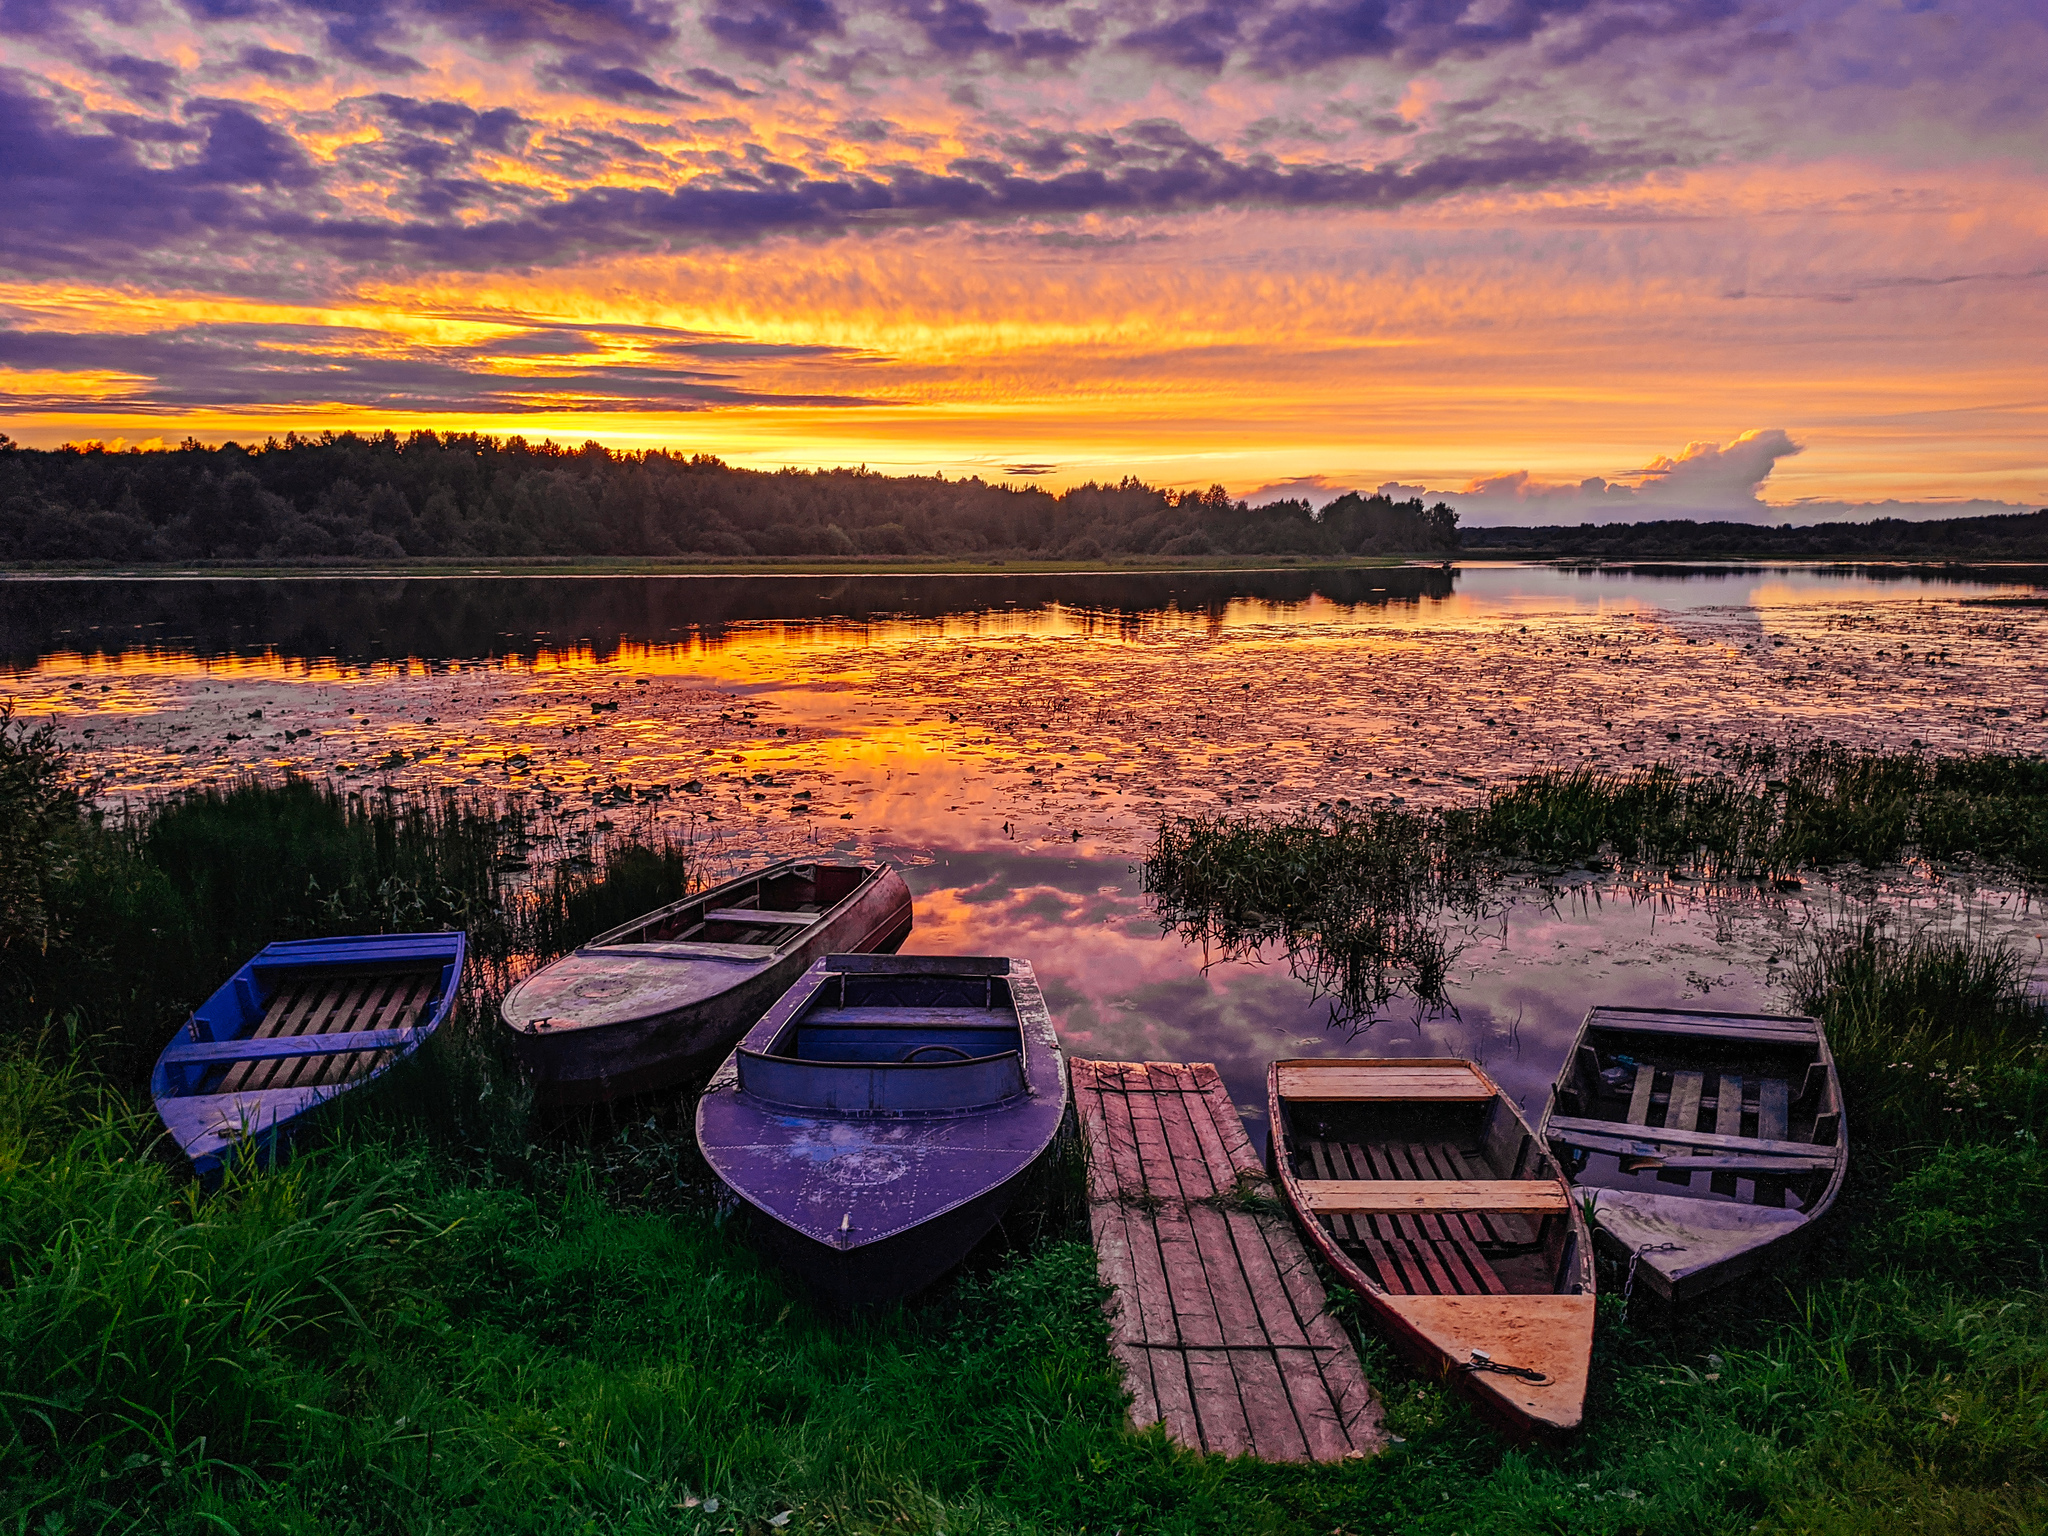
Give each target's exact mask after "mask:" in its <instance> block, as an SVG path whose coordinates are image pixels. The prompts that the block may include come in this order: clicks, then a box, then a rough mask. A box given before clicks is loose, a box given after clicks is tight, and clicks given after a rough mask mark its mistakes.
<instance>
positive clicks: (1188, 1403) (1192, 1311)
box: [1071, 1060, 1386, 1461]
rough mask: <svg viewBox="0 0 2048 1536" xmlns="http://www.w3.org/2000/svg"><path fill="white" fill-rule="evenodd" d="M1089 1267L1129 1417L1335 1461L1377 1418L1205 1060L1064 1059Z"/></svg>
mask: <svg viewBox="0 0 2048 1536" xmlns="http://www.w3.org/2000/svg"><path fill="white" fill-rule="evenodd" d="M1071 1067H1072V1075H1073V1086H1074V1104H1075V1108H1076V1110H1077V1111H1078V1113H1079V1115H1080V1118H1081V1133H1082V1136H1083V1138H1084V1140H1085V1142H1086V1145H1087V1150H1088V1216H1089V1224H1090V1226H1091V1227H1092V1228H1093V1230H1094V1235H1095V1252H1096V1263H1097V1265H1098V1266H1099V1268H1100V1271H1101V1274H1102V1278H1103V1280H1104V1281H1105V1282H1106V1283H1108V1284H1109V1285H1111V1286H1113V1287H1115V1290H1116V1297H1115V1299H1114V1301H1113V1302H1112V1303H1111V1306H1112V1309H1113V1310H1112V1316H1111V1322H1110V1344H1111V1348H1112V1349H1113V1350H1114V1352H1115V1354H1116V1356H1117V1359H1118V1360H1119V1361H1120V1362H1121V1363H1122V1365H1123V1368H1124V1379H1125V1381H1126V1383H1127V1384H1128V1385H1129V1387H1130V1390H1131V1421H1132V1423H1133V1424H1135V1425H1137V1426H1138V1427H1139V1428H1141V1429H1142V1428H1144V1427H1145V1426H1147V1425H1150V1424H1157V1423H1164V1424H1165V1426H1166V1431H1167V1433H1168V1434H1169V1435H1171V1436H1172V1437H1173V1438H1174V1439H1175V1440H1177V1441H1179V1442H1180V1443H1181V1444H1182V1445H1185V1446H1188V1447H1190V1448H1191V1449H1194V1450H1201V1451H1209V1452H1213V1453H1215V1454H1218V1455H1224V1456H1241V1455H1244V1454H1246V1453H1250V1454H1251V1455H1254V1456H1257V1457H1259V1458H1260V1459H1261V1460H1264V1461H1335V1460H1339V1459H1341V1458H1344V1457H1347V1456H1364V1455H1370V1454H1372V1453H1374V1452H1377V1451H1379V1450H1381V1449H1382V1448H1383V1447H1384V1446H1385V1444H1386V1431H1385V1429H1384V1427H1383V1424H1382V1419H1383V1418H1384V1411H1383V1409H1382V1407H1381V1404H1380V1401H1379V1398H1378V1396H1377V1395H1376V1394H1374V1392H1373V1390H1372V1388H1371V1386H1370V1385H1368V1384H1367V1382H1366V1379H1365V1372H1364V1370H1363V1369H1362V1368H1361V1367H1360V1365H1359V1363H1358V1355H1357V1352H1356V1351H1355V1350H1353V1348H1352V1347H1351V1341H1350V1340H1349V1339H1348V1338H1346V1337H1345V1334H1344V1330H1343V1329H1342V1328H1341V1327H1340V1326H1338V1324H1337V1322H1336V1320H1335V1319H1334V1318H1332V1317H1330V1316H1329V1315H1328V1314H1327V1313H1326V1312H1325V1311H1324V1310H1323V1306H1324V1296H1323V1287H1322V1282H1321V1281H1320V1280H1318V1279H1317V1278H1316V1274H1315V1270H1314V1269H1313V1268H1312V1267H1311V1265H1310V1262H1309V1256H1308V1251H1307V1249H1306V1248H1305V1247H1304V1246H1303V1244H1302V1241H1301V1238H1300V1236H1299V1235H1298V1234H1297V1233H1296V1232H1295V1230H1294V1227H1293V1225H1292V1224H1291V1223H1290V1222H1289V1221H1288V1219H1287V1216H1286V1214H1285V1212H1284V1211H1283V1210H1282V1209H1281V1208H1280V1206H1279V1205H1278V1204H1277V1203H1276V1202H1275V1194H1274V1191H1273V1188H1272V1185H1271V1184H1270V1182H1269V1181H1268V1180H1267V1178H1266V1176H1265V1171H1264V1169H1262V1168H1261V1167H1260V1165H1259V1160H1258V1158H1257V1156H1256V1155H1255V1154H1254V1153H1253V1152H1252V1148H1251V1142H1250V1139H1249V1138H1247V1137H1246V1135H1245V1133H1244V1122H1243V1121H1242V1120H1241V1119H1240V1118H1239V1117H1238V1113H1237V1107H1236V1106H1235V1105H1234V1104H1232V1103H1231V1102H1230V1095H1229V1094H1228V1093H1227V1092H1226V1091H1225V1090H1224V1087H1223V1080H1222V1079H1221V1078H1219V1077H1218V1076H1217V1075H1216V1069H1215V1068H1214V1067H1212V1066H1209V1065H1207V1064H1206V1063H1196V1064H1194V1065H1184V1064H1181V1063H1177V1062H1158V1061H1154V1062H1143V1063H1140V1062H1132V1061H1081V1060H1074V1061H1072V1063H1071Z"/></svg>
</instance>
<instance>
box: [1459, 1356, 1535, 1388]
mask: <svg viewBox="0 0 2048 1536" xmlns="http://www.w3.org/2000/svg"><path fill="white" fill-rule="evenodd" d="M1458 1369H1459V1370H1461V1371H1492V1372H1493V1373H1494V1374H1495V1375H1498V1376H1519V1377H1521V1378H1522V1380H1524V1381H1533V1382H1535V1383H1536V1384H1537V1385H1539V1386H1541V1385H1542V1384H1543V1383H1544V1382H1547V1381H1549V1380H1550V1378H1549V1377H1548V1376H1546V1375H1544V1374H1543V1373H1542V1372H1541V1371H1532V1370H1530V1369H1529V1367H1528V1366H1526V1365H1502V1364H1501V1363H1500V1362H1499V1361H1498V1360H1496V1359H1494V1358H1493V1356H1491V1355H1489V1354H1488V1353H1487V1352H1486V1351H1485V1350H1483V1349H1475V1350H1473V1351H1472V1358H1471V1359H1470V1360H1467V1361H1466V1362H1465V1363H1464V1364H1463V1365H1460V1366H1459V1367H1458Z"/></svg>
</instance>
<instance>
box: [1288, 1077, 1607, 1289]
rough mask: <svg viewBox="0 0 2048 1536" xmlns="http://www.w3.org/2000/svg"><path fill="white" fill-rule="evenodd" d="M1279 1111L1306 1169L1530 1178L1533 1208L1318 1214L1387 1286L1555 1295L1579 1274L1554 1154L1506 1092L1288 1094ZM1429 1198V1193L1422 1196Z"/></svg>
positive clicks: (1403, 1177)
mask: <svg viewBox="0 0 2048 1536" xmlns="http://www.w3.org/2000/svg"><path fill="white" fill-rule="evenodd" d="M1281 1113H1282V1115H1283V1116H1284V1117H1285V1119H1286V1122H1287V1123H1286V1125H1285V1126H1282V1127H1278V1128H1277V1129H1278V1131H1279V1133H1280V1134H1281V1137H1282V1141H1281V1144H1282V1146H1284V1147H1285V1148H1286V1151H1287V1156H1288V1157H1289V1159H1290V1160H1291V1163H1292V1167H1293V1171H1294V1174H1295V1177H1296V1178H1298V1179H1304V1180H1343V1181H1357V1182H1360V1183H1380V1182H1399V1183H1408V1182H1416V1181H1422V1182H1429V1183H1436V1184H1447V1183H1452V1182H1458V1183H1470V1182H1474V1181H1480V1182H1496V1181H1499V1182H1507V1181H1516V1180H1520V1181H1526V1182H1528V1184H1529V1186H1530V1198H1529V1199H1528V1200H1527V1202H1526V1204H1527V1205H1528V1206H1530V1207H1532V1208H1531V1209H1525V1210H1520V1211H1516V1210H1445V1211H1440V1212H1437V1213H1430V1212H1428V1211H1427V1210H1426V1209H1417V1210H1409V1211H1393V1210H1389V1211H1385V1212H1377V1213H1374V1212H1364V1211H1352V1212H1350V1213H1348V1214H1339V1213H1330V1214H1320V1213H1319V1214H1318V1217H1317V1219H1318V1220H1319V1221H1320V1222H1321V1223H1322V1224H1323V1226H1324V1228H1325V1229H1326V1230H1327V1231H1328V1232H1329V1233H1330V1235H1331V1236H1332V1237H1333V1238H1335V1240H1336V1243H1337V1246H1338V1248H1339V1249H1340V1250H1342V1252H1343V1253H1344V1254H1345V1256H1346V1257H1348V1258H1349V1259H1351V1261H1352V1262H1353V1263H1354V1264H1356V1265H1357V1266H1358V1267H1359V1269H1361V1270H1362V1271H1363V1272H1364V1274H1365V1275H1366V1277H1367V1278H1368V1279H1371V1280H1374V1281H1377V1282H1378V1284H1379V1285H1380V1286H1381V1287H1382V1288H1383V1289H1384V1290H1386V1291H1389V1292H1392V1293H1393V1294H1395V1295H1417V1296H1421V1295H1445V1296H1449V1295H1472V1296H1485V1295H1494V1296H1500V1295H1522V1296H1531V1295H1539V1296H1547V1295H1553V1294H1558V1293H1561V1292H1566V1291H1569V1290H1570V1289H1571V1288H1572V1287H1573V1285H1574V1284H1575V1277H1576V1275H1577V1273H1578V1263H1577V1259H1578V1239H1577V1235H1576V1233H1575V1232H1574V1230H1573V1227H1572V1223H1571V1221H1570V1219H1569V1215H1568V1212H1567V1210H1566V1208H1565V1206H1564V1202H1563V1201H1562V1200H1561V1199H1559V1198H1558V1197H1557V1196H1556V1195H1555V1194H1553V1193H1552V1191H1553V1190H1555V1189H1556V1185H1555V1182H1554V1181H1555V1180H1556V1178H1557V1176H1558V1170H1557V1165H1556V1163H1555V1162H1554V1161H1553V1159H1552V1158H1551V1157H1550V1155H1549V1154H1548V1153H1547V1152H1546V1151H1544V1150H1543V1149H1542V1147H1541V1146H1540V1145H1539V1144H1538V1143H1537V1141H1536V1138H1535V1137H1534V1136H1532V1135H1530V1134H1529V1132H1528V1131H1527V1130H1526V1129H1525V1128H1524V1126H1523V1125H1522V1122H1521V1121H1520V1119H1518V1118H1517V1117H1516V1115H1515V1114H1514V1112H1513V1111H1512V1110H1510V1109H1509V1108H1508V1107H1507V1106H1506V1105H1505V1104H1504V1103H1502V1102H1501V1101H1500V1100H1499V1099H1498V1098H1492V1099H1483V1100H1481V1099H1472V1100H1466V1101H1463V1102H1448V1103H1444V1102H1439V1103H1416V1102H1412V1101H1410V1102H1398V1101H1383V1102H1365V1103H1356V1102H1342V1101H1324V1100H1316V1101H1309V1102H1289V1101H1287V1100H1286V1099H1285V1098H1283V1099H1282V1101H1281ZM1428 1198H1429V1196H1427V1195H1425V1196H1423V1197H1422V1199H1423V1201H1424V1202H1426V1201H1427V1200H1428ZM1337 1203H1355V1204H1361V1205H1370V1204H1373V1203H1375V1202H1374V1201H1372V1200H1365V1199H1361V1200H1358V1201H1355V1202H1337ZM1452 1203H1455V1202H1453V1201H1450V1200H1448V1199H1447V1200H1446V1201H1445V1204H1447V1205H1448V1204H1452ZM1500 1203H1503V1204H1506V1203H1512V1202H1508V1201H1501V1202H1500Z"/></svg>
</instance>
